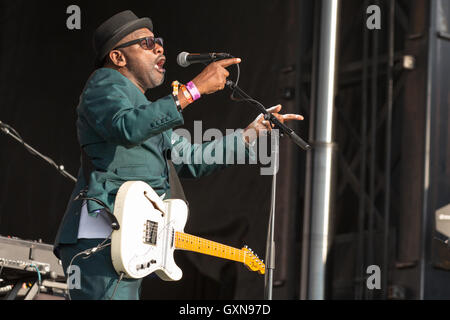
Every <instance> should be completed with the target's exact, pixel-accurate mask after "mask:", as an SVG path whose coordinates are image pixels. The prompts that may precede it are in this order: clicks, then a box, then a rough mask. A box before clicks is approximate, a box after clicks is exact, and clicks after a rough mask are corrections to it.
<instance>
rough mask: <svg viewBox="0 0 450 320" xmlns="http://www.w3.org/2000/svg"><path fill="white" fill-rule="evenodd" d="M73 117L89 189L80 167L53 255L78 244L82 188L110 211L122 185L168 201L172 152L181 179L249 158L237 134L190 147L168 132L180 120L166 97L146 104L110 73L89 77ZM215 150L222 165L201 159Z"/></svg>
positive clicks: (94, 208)
mask: <svg viewBox="0 0 450 320" xmlns="http://www.w3.org/2000/svg"><path fill="white" fill-rule="evenodd" d="M77 114H78V120H77V132H78V140H79V143H80V146H81V148H83V149H84V151H85V153H86V154H87V156H88V157H89V159H90V161H91V163H92V165H93V166H94V168H95V170H94V171H93V172H92V173H91V175H90V181H89V185H88V184H87V183H86V181H85V178H84V172H83V168H81V169H80V171H79V173H78V180H77V183H76V186H75V188H74V190H73V193H72V195H71V197H70V200H69V203H68V205H67V208H66V212H65V214H64V217H63V219H62V222H61V224H60V227H59V230H58V233H57V236H56V240H55V254H56V255H57V256H59V254H58V246H59V245H60V244H74V243H76V242H77V240H78V239H77V237H78V228H79V221H80V213H81V206H82V200H75V198H76V197H77V196H78V195H79V194H80V192H81V191H82V190H83V189H85V188H86V187H88V192H87V197H88V198H95V199H98V200H100V201H102V202H103V203H104V204H105V205H106V206H107V207H108V209H109V210H110V211H111V212H113V211H114V200H115V197H116V195H117V191H118V189H119V188H120V187H121V185H122V184H123V183H125V182H127V181H144V182H146V183H148V184H149V185H150V186H151V187H152V188H153V189H154V190H155V191H156V193H157V194H158V195H160V196H161V195H163V194H166V198H170V185H169V167H168V164H167V158H168V157H169V154H174V151H176V152H175V153H176V154H177V155H178V156H179V158H183V159H184V160H185V161H184V162H183V163H180V161H174V165H175V169H176V171H177V174H178V175H179V176H180V177H182V178H198V177H201V176H205V175H208V174H211V173H213V172H215V171H217V170H219V169H221V168H224V167H226V166H228V165H227V163H233V161H230V160H231V157H233V158H234V159H236V158H235V157H236V156H237V150H242V149H244V150H245V152H244V157H245V159H248V157H254V154H253V153H252V152H251V151H249V149H248V148H247V146H246V145H245V143H244V141H243V138H242V131H239V130H238V131H236V132H235V133H234V134H232V135H228V136H226V137H224V138H222V139H218V140H214V141H213V142H209V143H205V144H203V145H192V144H190V143H189V141H187V140H186V139H185V138H183V137H180V136H178V135H176V134H175V133H174V132H173V128H175V127H177V126H181V125H183V124H184V119H183V116H182V114H181V113H180V112H179V111H178V110H177V107H176V104H175V102H174V99H173V98H172V96H171V95H169V96H167V97H164V98H162V99H160V100H158V101H155V102H150V101H148V100H147V98H146V96H145V95H144V94H143V93H142V92H141V91H140V90H139V89H138V88H137V87H136V86H135V85H134V84H133V83H132V82H131V81H130V80H129V79H128V78H126V77H125V76H123V75H122V74H121V73H119V72H118V71H115V70H113V69H108V68H102V69H98V70H96V71H95V72H94V73H93V74H92V75H91V77H90V78H89V80H88V81H87V84H86V86H85V88H84V90H83V93H82V95H81V97H80V103H79V105H78V107H77ZM218 149H220V150H221V155H223V157H222V160H221V161H220V163H221V164H218V163H217V162H218V161H216V162H215V163H214V162H213V163H212V161H207V160H211V159H205V157H207V156H205V154H211V155H213V156H214V157H213V158H214V159H217V157H216V156H217V154H215V152H216V150H218ZM204 150H209V151H212V152H209V153H208V152H206V153H205V152H204ZM199 158H200V159H202V161H200V162H199V161H198V159H199ZM186 160H189V161H186ZM195 160H197V161H195ZM205 160H206V161H205ZM207 163H210V164H207ZM211 163H212V164H211ZM87 204H88V211H89V214H96V213H98V212H99V210H100V209H102V206H101V205H99V204H98V203H97V202H94V201H88V202H87Z"/></svg>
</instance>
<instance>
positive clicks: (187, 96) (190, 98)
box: [181, 85, 194, 103]
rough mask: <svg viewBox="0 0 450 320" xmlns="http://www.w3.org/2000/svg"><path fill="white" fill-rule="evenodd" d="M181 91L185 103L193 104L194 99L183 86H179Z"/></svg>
mask: <svg viewBox="0 0 450 320" xmlns="http://www.w3.org/2000/svg"><path fill="white" fill-rule="evenodd" d="M181 91H183V94H184V96H185V98H186V99H187V101H189V103H193V102H194V99H193V98H192V96H191V94H190V93H189V91H188V89H187V88H186V86H185V85H181Z"/></svg>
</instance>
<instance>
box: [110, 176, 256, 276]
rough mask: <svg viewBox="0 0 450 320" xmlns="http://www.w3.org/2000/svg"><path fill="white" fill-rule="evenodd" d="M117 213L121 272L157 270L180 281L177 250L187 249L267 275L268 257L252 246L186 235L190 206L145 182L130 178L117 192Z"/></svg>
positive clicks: (115, 247) (115, 255)
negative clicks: (163, 197) (165, 196)
mask: <svg viewBox="0 0 450 320" xmlns="http://www.w3.org/2000/svg"><path fill="white" fill-rule="evenodd" d="M114 215H115V217H116V219H117V221H118V223H119V225H120V229H119V230H115V231H114V232H113V233H112V238H111V259H112V263H113V265H114V268H115V270H116V271H117V273H118V274H123V275H124V277H125V278H129V279H142V278H144V277H146V276H148V275H150V274H152V273H154V272H155V273H156V274H157V275H158V276H159V277H160V278H161V279H162V280H165V281H178V280H180V279H181V278H182V277H183V272H182V271H181V269H180V268H179V267H178V266H177V265H176V263H175V260H174V251H175V250H177V249H178V250H187V251H192V252H197V253H201V254H206V255H210V256H214V257H218V258H222V259H228V260H233V261H237V262H240V263H243V264H244V265H245V266H246V267H247V268H248V269H249V270H251V271H257V272H259V273H260V274H264V273H265V265H264V263H263V261H260V259H259V258H258V257H257V256H255V255H254V253H253V251H251V249H249V248H247V247H245V248H243V249H236V248H232V247H229V246H226V245H223V244H220V243H216V242H212V241H209V240H206V239H201V238H199V237H195V236H192V235H188V234H185V233H184V228H185V226H186V222H187V217H188V207H187V205H186V203H185V202H184V201H182V200H165V201H162V200H161V198H160V197H159V196H158V195H157V194H156V192H155V191H154V190H153V189H152V188H151V187H150V186H149V185H148V184H146V183H144V182H139V181H137V182H133V181H131V182H126V183H124V184H123V185H122V187H121V188H120V189H119V192H118V193H117V197H116V202H115V205H114Z"/></svg>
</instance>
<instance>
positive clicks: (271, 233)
mask: <svg viewBox="0 0 450 320" xmlns="http://www.w3.org/2000/svg"><path fill="white" fill-rule="evenodd" d="M227 86H228V87H229V88H230V89H231V90H233V93H234V92H237V93H239V94H240V95H241V96H242V97H244V100H243V101H246V102H248V103H251V104H253V105H256V107H257V108H258V110H259V111H260V112H262V113H263V114H264V119H265V120H267V121H269V122H270V123H271V124H272V125H273V126H274V129H277V130H272V132H271V133H270V134H271V135H272V136H274V137H275V139H274V141H275V143H274V144H273V145H272V148H271V149H272V150H271V152H272V156H273V158H274V159H275V164H274V171H273V180H272V194H271V196H272V198H271V209H270V220H269V228H268V232H267V245H266V275H265V282H264V299H266V300H272V299H273V272H274V270H275V248H276V247H275V211H276V187H277V173H278V166H279V139H280V136H281V137H282V136H283V135H286V136H288V137H289V138H291V140H292V141H293V142H294V143H295V144H296V145H298V146H299V147H300V148H302V149H303V150H305V151H308V150H311V146H310V145H309V143H307V142H305V141H304V140H303V139H302V138H300V137H299V136H298V135H297V134H296V133H295V132H294V130H292V129H291V128H289V127H288V126H286V125H285V124H283V123H281V122H280V121H279V120H278V119H277V118H276V117H275V116H274V115H273V114H271V113H269V112H268V111H267V108H265V107H264V105H262V104H261V103H260V102H258V101H256V100H254V99H253V98H251V97H250V96H249V95H247V94H246V93H245V92H244V91H242V89H241V88H239V87H238V86H237V85H236V84H235V83H234V82H233V81H230V80H228V81H227ZM279 132H280V133H279Z"/></svg>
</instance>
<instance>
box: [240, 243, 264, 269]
mask: <svg viewBox="0 0 450 320" xmlns="http://www.w3.org/2000/svg"><path fill="white" fill-rule="evenodd" d="M242 251H244V253H245V261H244V264H245V265H246V267H247V268H248V269H249V270H250V271H255V272H258V273H259V274H265V273H266V266H265V264H264V261H262V260H260V259H259V257H258V256H257V255H255V254H254V252H253V251H252V250H251V249H250V248H248V247H247V246H245V247H244V248H242Z"/></svg>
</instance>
